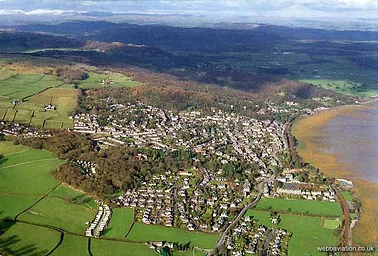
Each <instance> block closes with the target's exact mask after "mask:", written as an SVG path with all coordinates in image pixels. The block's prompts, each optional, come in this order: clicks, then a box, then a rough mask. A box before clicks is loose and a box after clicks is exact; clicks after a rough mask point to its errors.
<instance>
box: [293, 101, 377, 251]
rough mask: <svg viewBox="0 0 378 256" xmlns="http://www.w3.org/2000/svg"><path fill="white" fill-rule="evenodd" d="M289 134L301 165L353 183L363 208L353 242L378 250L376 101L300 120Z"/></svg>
mask: <svg viewBox="0 0 378 256" xmlns="http://www.w3.org/2000/svg"><path fill="white" fill-rule="evenodd" d="M292 133H293V135H294V136H295V137H296V138H297V139H298V141H299V147H298V149H297V150H298V153H299V154H300V155H301V157H302V158H303V159H304V161H306V162H309V163H311V164H312V165H314V166H316V167H318V168H319V169H320V170H321V172H323V173H325V174H326V175H328V176H332V177H337V178H346V179H351V180H352V181H353V182H354V184H355V188H354V192H355V194H356V195H357V196H358V198H359V199H360V200H361V202H362V205H363V208H362V214H361V220H360V222H359V223H358V225H357V226H356V227H355V228H354V229H353V242H354V244H358V245H372V244H373V245H375V246H376V248H377V249H378V101H375V102H374V103H372V104H369V105H363V106H351V107H343V108H339V109H337V110H330V111H324V112H321V113H318V114H316V115H313V116H310V117H307V118H304V119H301V120H299V121H297V122H296V123H295V124H294V126H293V128H292Z"/></svg>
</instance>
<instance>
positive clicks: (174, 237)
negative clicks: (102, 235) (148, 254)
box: [126, 223, 219, 249]
mask: <svg viewBox="0 0 378 256" xmlns="http://www.w3.org/2000/svg"><path fill="white" fill-rule="evenodd" d="M218 238H219V235H217V234H206V233H200V232H190V231H185V230H183V229H178V228H169V227H164V226H158V225H145V224H142V223H135V224H134V226H133V228H132V229H131V232H130V234H129V235H128V236H127V237H126V239H128V240H130V241H139V242H146V241H169V242H179V243H184V244H186V243H188V242H190V245H191V246H197V247H200V248H203V249H210V248H213V247H214V245H215V243H216V242H217V240H218Z"/></svg>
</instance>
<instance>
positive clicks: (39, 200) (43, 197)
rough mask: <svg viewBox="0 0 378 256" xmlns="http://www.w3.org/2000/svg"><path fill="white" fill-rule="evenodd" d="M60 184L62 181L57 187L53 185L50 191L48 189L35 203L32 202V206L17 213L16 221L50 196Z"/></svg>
mask: <svg viewBox="0 0 378 256" xmlns="http://www.w3.org/2000/svg"><path fill="white" fill-rule="evenodd" d="M60 184H62V182H59V183H58V184H57V185H56V186H55V187H53V188H52V189H50V191H48V192H47V193H46V194H45V195H43V196H42V197H41V198H40V199H38V200H37V201H36V202H35V203H34V204H32V205H31V206H29V207H28V208H26V209H24V210H23V211H22V212H20V213H19V214H17V215H16V216H15V217H14V221H18V220H17V219H18V217H19V216H20V215H21V214H23V213H25V212H27V211H29V210H30V209H31V208H33V207H34V206H35V205H36V204H38V203H39V202H41V201H42V200H43V199H45V198H46V196H48V194H50V193H51V192H53V191H54V190H55V189H56V188H57V187H58V186H59V185H60Z"/></svg>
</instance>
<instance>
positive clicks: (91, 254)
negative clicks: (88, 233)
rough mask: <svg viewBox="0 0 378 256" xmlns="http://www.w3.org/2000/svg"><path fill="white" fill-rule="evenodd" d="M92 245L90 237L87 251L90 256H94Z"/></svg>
mask: <svg viewBox="0 0 378 256" xmlns="http://www.w3.org/2000/svg"><path fill="white" fill-rule="evenodd" d="M91 244H92V239H91V238H90V237H89V238H88V243H87V250H88V254H89V255H90V256H93V253H92V249H91Z"/></svg>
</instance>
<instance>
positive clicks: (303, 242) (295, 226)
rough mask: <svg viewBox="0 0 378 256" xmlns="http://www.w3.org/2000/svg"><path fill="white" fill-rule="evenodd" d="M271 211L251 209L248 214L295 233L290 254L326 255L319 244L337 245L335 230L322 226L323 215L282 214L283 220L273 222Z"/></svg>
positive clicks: (291, 240) (264, 223)
mask: <svg viewBox="0 0 378 256" xmlns="http://www.w3.org/2000/svg"><path fill="white" fill-rule="evenodd" d="M269 214H270V213H269V212H267V211H257V210H249V211H248V212H247V213H246V215H251V216H254V218H255V219H257V220H258V222H259V223H261V224H263V225H265V226H267V227H278V228H282V229H285V230H288V231H289V232H291V233H293V236H292V237H291V239H290V241H289V252H288V255H289V256H296V255H298V256H306V255H324V254H322V253H320V252H317V249H316V247H317V246H327V245H329V246H336V244H337V238H336V237H335V236H334V235H333V230H331V229H326V228H323V227H322V218H321V217H309V216H300V215H288V214H280V216H281V222H280V223H279V224H278V225H275V224H272V223H271V221H270V219H269Z"/></svg>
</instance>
